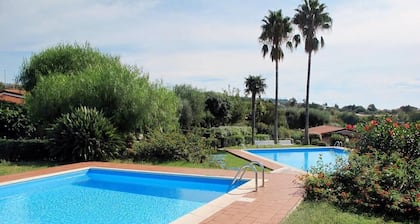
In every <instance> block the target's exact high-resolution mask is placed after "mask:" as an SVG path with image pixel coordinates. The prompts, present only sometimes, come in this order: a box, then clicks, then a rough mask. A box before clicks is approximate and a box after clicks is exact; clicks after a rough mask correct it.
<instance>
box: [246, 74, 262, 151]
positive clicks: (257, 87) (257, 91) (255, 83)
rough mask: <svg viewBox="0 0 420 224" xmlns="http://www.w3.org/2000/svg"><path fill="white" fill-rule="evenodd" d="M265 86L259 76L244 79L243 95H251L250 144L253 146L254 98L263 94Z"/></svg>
mask: <svg viewBox="0 0 420 224" xmlns="http://www.w3.org/2000/svg"><path fill="white" fill-rule="evenodd" d="M266 87H267V85H266V84H265V79H263V78H261V76H252V75H250V76H248V78H246V79H245V93H246V94H250V93H251V107H252V134H251V136H252V144H255V97H256V96H257V95H259V96H260V95H261V94H262V93H264V90H265V88H266Z"/></svg>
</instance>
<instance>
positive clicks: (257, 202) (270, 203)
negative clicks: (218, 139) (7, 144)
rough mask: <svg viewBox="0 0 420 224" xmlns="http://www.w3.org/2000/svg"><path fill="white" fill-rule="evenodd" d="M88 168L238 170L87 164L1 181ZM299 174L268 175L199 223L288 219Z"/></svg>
mask: <svg viewBox="0 0 420 224" xmlns="http://www.w3.org/2000/svg"><path fill="white" fill-rule="evenodd" d="M235 151H240V150H235ZM264 164H265V162H264ZM277 166H278V164H277ZM85 167H106V168H119V169H134V170H146V171H157V172H174V173H186V174H197V175H207V176H228V177H233V176H234V175H235V174H236V171H232V170H220V169H197V168H182V167H165V166H151V165H138V164H120V163H118V164H117V163H106V162H86V163H76V164H69V165H63V166H56V167H50V168H46V169H41V170H34V171H29V172H24V173H19V174H12V175H6V176H0V184H1V183H2V182H8V181H15V180H19V179H24V178H30V177H34V176H39V175H47V174H51V173H57V172H63V171H67V170H72V169H80V168H85ZM300 174H301V173H299V172H298V173H290V172H278V173H266V175H265V178H266V179H267V180H268V181H267V182H266V183H265V186H264V187H262V188H259V189H258V191H257V192H250V193H246V194H244V195H241V196H240V197H239V198H240V199H237V200H238V201H234V202H233V203H230V204H227V206H226V207H224V208H222V209H221V210H220V211H216V212H215V213H214V214H213V215H211V216H209V217H207V218H203V219H202V221H201V222H200V223H206V224H216V223H217V224H219V223H223V224H225V223H227V224H230V223H232V224H236V223H238V224H239V223H250V224H251V223H252V224H257V223H276V224H278V223H279V222H280V221H281V220H282V219H283V218H285V217H286V216H287V215H288V214H289V212H290V211H293V209H294V208H295V207H296V206H297V205H298V204H299V203H300V202H301V200H302V196H303V190H302V188H300V185H299V184H298V182H297V180H298V176H299V175H300ZM246 177H247V178H253V173H252V172H247V174H246ZM259 178H260V176H259Z"/></svg>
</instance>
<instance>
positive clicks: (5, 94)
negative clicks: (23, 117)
mask: <svg viewBox="0 0 420 224" xmlns="http://www.w3.org/2000/svg"><path fill="white" fill-rule="evenodd" d="M25 93H26V91H25V90H20V89H3V90H2V91H1V92H0V100H1V101H6V102H9V103H14V104H23V103H24V102H25Z"/></svg>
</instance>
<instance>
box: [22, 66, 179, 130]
mask: <svg viewBox="0 0 420 224" xmlns="http://www.w3.org/2000/svg"><path fill="white" fill-rule="evenodd" d="M26 105H27V107H28V110H29V111H30V113H31V115H32V118H33V119H34V120H39V121H42V122H43V123H47V124H48V123H51V122H53V121H54V120H55V119H56V118H58V117H60V116H61V114H65V113H70V112H71V111H73V109H74V108H76V107H79V106H87V107H89V108H96V109H98V110H101V111H102V112H103V114H104V116H105V117H107V118H109V119H110V121H111V122H112V123H113V124H114V125H115V127H116V128H117V129H118V130H119V131H123V132H127V131H134V130H137V129H140V130H145V128H146V127H148V128H169V127H171V126H172V127H173V126H174V125H175V124H174V123H177V118H178V114H177V112H178V111H177V110H178V106H179V102H178V101H177V97H176V96H175V94H174V93H173V92H170V91H169V90H167V89H164V88H162V87H161V86H160V85H159V84H155V85H152V84H150V83H149V80H148V77H147V75H145V74H143V73H141V71H139V70H138V69H136V68H134V67H127V66H123V65H121V64H107V65H103V66H100V67H99V66H97V67H91V68H88V69H86V70H84V71H83V72H81V73H80V74H78V75H73V76H68V75H63V74H61V75H53V76H48V77H45V78H43V79H41V80H40V81H39V83H38V84H37V85H36V86H35V88H34V89H33V90H32V91H31V92H30V94H29V95H28V96H27V98H26Z"/></svg>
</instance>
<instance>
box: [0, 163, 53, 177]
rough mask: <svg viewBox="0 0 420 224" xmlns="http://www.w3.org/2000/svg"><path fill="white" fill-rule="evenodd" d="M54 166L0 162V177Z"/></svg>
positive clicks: (49, 164)
mask: <svg viewBox="0 0 420 224" xmlns="http://www.w3.org/2000/svg"><path fill="white" fill-rule="evenodd" d="M56 165H57V164H54V163H51V162H38V161H37V162H8V161H5V160H0V176H2V175H7V174H14V173H22V172H25V171H30V170H37V169H43V168H47V167H51V166H56Z"/></svg>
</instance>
